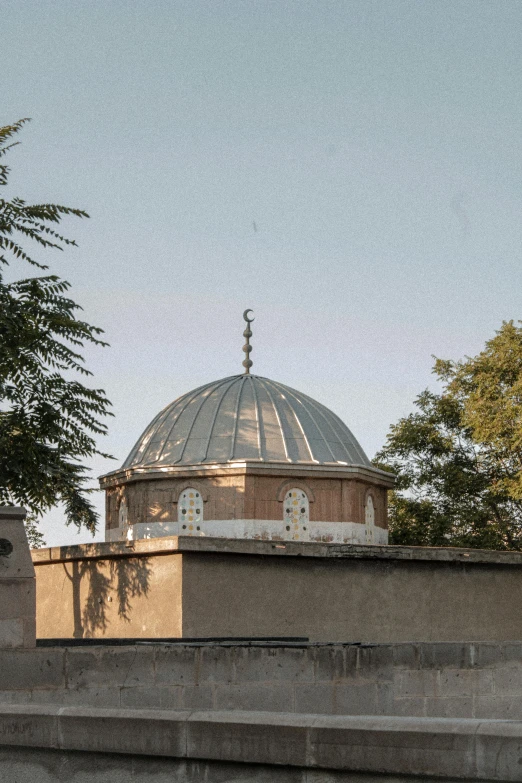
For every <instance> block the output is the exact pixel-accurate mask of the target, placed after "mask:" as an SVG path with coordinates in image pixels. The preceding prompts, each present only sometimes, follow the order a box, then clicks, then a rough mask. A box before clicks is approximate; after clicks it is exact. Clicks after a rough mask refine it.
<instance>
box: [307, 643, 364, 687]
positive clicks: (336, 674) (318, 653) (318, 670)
mask: <svg viewBox="0 0 522 783" xmlns="http://www.w3.org/2000/svg"><path fill="white" fill-rule="evenodd" d="M310 653H311V655H312V658H313V661H314V677H313V679H314V680H315V682H332V681H335V682H342V681H343V680H354V679H355V678H356V677H357V676H358V671H357V653H358V648H357V646H356V645H353V644H351V645H347V644H346V645H344V644H332V645H324V646H320V647H319V646H318V647H312V648H311V649H310Z"/></svg>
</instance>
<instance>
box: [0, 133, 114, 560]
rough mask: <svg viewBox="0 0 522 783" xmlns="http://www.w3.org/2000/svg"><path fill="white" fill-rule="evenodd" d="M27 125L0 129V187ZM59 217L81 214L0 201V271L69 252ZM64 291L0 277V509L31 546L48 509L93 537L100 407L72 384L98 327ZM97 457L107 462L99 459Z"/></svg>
mask: <svg viewBox="0 0 522 783" xmlns="http://www.w3.org/2000/svg"><path fill="white" fill-rule="evenodd" d="M25 122H27V120H20V121H19V122H16V123H14V124H13V125H8V126H6V127H3V128H0V185H3V186H5V185H7V184H8V176H9V168H8V167H7V166H6V165H5V164H4V163H3V160H2V159H3V158H4V156H5V155H6V153H7V152H8V151H9V150H10V149H11V148H12V147H13V146H15V145H16V144H17V143H18V142H16V141H14V142H13V141H12V139H13V137H15V136H16V134H17V133H18V132H19V131H20V129H21V128H22V126H23V125H24V123H25ZM66 216H76V217H79V218H84V217H88V215H87V214H86V213H85V212H83V211H82V210H79V209H70V208H68V207H64V206H60V205H57V204H27V203H26V202H25V201H23V200H22V199H20V198H13V199H10V200H4V199H0V264H1V265H0V270H1V269H2V267H4V268H5V267H6V266H9V265H12V264H18V263H20V262H22V263H26V264H29V265H32V266H33V267H38V268H39V269H41V270H46V269H47V268H48V267H47V266H46V265H44V264H42V263H41V262H40V261H36V260H35V259H34V258H33V257H32V255H29V253H28V252H27V251H26V250H25V249H24V248H23V247H22V243H26V242H32V243H33V244H34V245H35V247H37V248H39V249H40V250H47V249H60V250H63V249H64V248H65V247H66V246H69V245H75V242H74V241H73V240H71V239H67V238H66V237H64V236H62V235H61V234H60V233H59V232H58V231H57V230H56V227H57V225H58V224H59V223H60V222H61V220H62V219H63V218H64V217H66ZM69 288H70V286H69V283H67V282H66V281H65V280H61V279H60V278H58V277H56V276H55V275H44V276H40V277H30V278H25V279H20V280H16V281H15V282H7V281H6V280H5V276H4V275H3V274H2V273H1V271H0V503H1V504H10V503H17V504H21V505H24V506H25V507H26V508H27V509H28V511H29V515H30V516H29V524H28V533H29V536H30V539H31V542H32V543H33V544H35V545H38V544H41V543H42V539H41V536H40V535H39V533H38V529H37V527H36V523H37V520H38V518H39V517H40V516H41V515H42V514H43V513H44V512H45V511H48V510H49V509H50V508H51V507H53V506H55V505H56V504H57V503H58V502H62V503H63V504H64V508H65V521H66V523H67V524H71V523H72V524H74V525H76V526H77V527H81V526H84V527H86V528H87V529H88V530H89V531H91V532H92V533H94V531H95V529H96V525H97V519H98V514H97V513H96V511H95V509H94V507H93V504H92V503H91V501H90V498H89V493H90V492H91V491H92V490H91V489H89V488H88V486H87V480H88V470H87V469H86V468H85V467H84V465H83V464H82V463H83V462H84V461H85V460H87V459H89V458H92V457H93V456H94V455H96V454H102V452H100V451H98V449H97V447H96V438H97V437H98V436H100V435H103V434H105V433H106V426H105V425H104V424H103V423H102V422H101V421H100V419H101V418H103V417H104V416H106V415H108V414H109V406H110V403H109V401H108V399H107V397H106V396H105V393H104V391H103V390H102V389H92V388H89V387H87V386H84V385H83V384H82V383H80V380H79V377H81V375H84V376H87V375H91V373H90V372H89V371H88V370H87V369H86V368H85V366H84V360H83V358H82V356H81V354H80V351H81V349H82V347H83V346H84V345H85V344H86V343H94V344H95V345H100V346H102V345H106V343H104V342H103V341H102V340H101V339H100V334H101V333H102V330H101V329H98V328H96V327H94V326H91V325H90V324H88V323H86V322H85V321H82V320H80V319H79V318H78V317H77V313H78V311H79V310H81V308H80V306H79V305H78V304H76V303H75V302H74V301H73V300H72V299H70V298H68V297H67V296H66V294H67V291H68V290H69ZM103 456H108V455H105V454H103Z"/></svg>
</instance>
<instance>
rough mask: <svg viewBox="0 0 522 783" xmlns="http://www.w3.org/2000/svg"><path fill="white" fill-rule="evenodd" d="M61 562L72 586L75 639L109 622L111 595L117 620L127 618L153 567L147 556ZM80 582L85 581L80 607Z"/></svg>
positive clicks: (144, 590)
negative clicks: (85, 593) (86, 591)
mask: <svg viewBox="0 0 522 783" xmlns="http://www.w3.org/2000/svg"><path fill="white" fill-rule="evenodd" d="M63 566H64V570H65V573H66V575H67V578H68V579H69V581H70V582H71V586H72V597H73V615H74V618H73V619H74V631H73V637H74V638H75V639H82V638H88V637H93V636H96V635H98V634H101V635H104V634H105V631H106V630H107V628H108V627H109V625H110V619H109V617H108V608H109V606H111V605H112V603H113V600H114V599H115V600H116V606H117V612H118V617H119V618H120V620H123V621H124V622H127V623H128V622H130V619H131V618H130V613H131V609H132V599H133V598H139V597H141V596H146V595H147V594H148V591H149V585H150V577H151V574H152V568H151V566H150V565H149V559H148V558H139V559H137V558H136V559H134V558H133V559H128V558H118V559H115V560H83V561H82V560H74V561H73V562H72V563H64V564H63ZM69 567H71V573H70V572H69ZM82 584H83V586H84V589H85V586H86V585H87V584H88V593H87V597H86V599H84V601H83V609H82Z"/></svg>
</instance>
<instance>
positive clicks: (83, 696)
mask: <svg viewBox="0 0 522 783" xmlns="http://www.w3.org/2000/svg"><path fill="white" fill-rule="evenodd" d="M31 704H54V705H60V706H62V707H114V708H118V707H119V706H120V690H119V688H90V689H88V690H86V689H84V688H82V689H81V690H76V689H74V690H67V689H66V688H56V689H55V690H48V691H32V693H31Z"/></svg>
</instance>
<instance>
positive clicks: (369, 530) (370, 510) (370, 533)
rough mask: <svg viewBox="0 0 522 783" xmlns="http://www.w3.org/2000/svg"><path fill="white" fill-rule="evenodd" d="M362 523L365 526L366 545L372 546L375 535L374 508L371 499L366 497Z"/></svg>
mask: <svg viewBox="0 0 522 783" xmlns="http://www.w3.org/2000/svg"><path fill="white" fill-rule="evenodd" d="M364 521H365V524H366V535H365V538H366V543H367V544H373V540H374V533H375V507H374V505H373V497H372V496H371V495H368V496H367V498H366V508H365V510H364Z"/></svg>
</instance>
